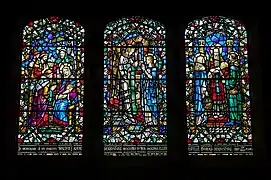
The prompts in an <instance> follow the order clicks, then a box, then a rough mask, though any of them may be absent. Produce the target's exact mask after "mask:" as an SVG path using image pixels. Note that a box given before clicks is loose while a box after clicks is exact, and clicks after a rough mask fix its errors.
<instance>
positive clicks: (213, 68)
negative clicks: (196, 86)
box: [208, 47, 227, 123]
mask: <svg viewBox="0 0 271 180" xmlns="http://www.w3.org/2000/svg"><path fill="white" fill-rule="evenodd" d="M211 58H212V59H211V62H210V71H209V73H208V78H210V83H209V87H210V99H211V102H212V108H213V110H212V115H211V116H210V117H209V118H208V123H225V122H227V117H226V109H225V107H226V94H225V84H224V82H223V79H222V78H224V75H226V74H227V72H226V70H225V69H226V62H222V61H223V59H222V57H221V56H220V49H219V47H218V48H214V49H213V52H212V57H211ZM222 69H223V70H222ZM223 72H224V73H225V74H223Z"/></svg>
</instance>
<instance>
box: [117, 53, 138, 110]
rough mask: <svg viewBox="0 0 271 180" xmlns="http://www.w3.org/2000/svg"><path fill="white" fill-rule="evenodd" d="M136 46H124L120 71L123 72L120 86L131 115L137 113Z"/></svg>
mask: <svg viewBox="0 0 271 180" xmlns="http://www.w3.org/2000/svg"><path fill="white" fill-rule="evenodd" d="M134 52H135V48H127V49H125V48H123V49H122V52H121V57H120V62H119V71H120V74H121V81H120V87H121V89H122V91H123V95H124V99H125V100H124V106H125V107H124V108H125V110H126V111H130V112H128V114H129V115H130V113H131V112H132V114H133V115H136V114H137V107H136V89H135V67H134V66H133V60H134Z"/></svg>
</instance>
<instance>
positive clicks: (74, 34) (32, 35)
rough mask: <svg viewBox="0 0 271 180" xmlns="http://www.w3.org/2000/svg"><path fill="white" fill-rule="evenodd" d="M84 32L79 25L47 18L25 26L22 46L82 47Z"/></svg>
mask: <svg viewBox="0 0 271 180" xmlns="http://www.w3.org/2000/svg"><path fill="white" fill-rule="evenodd" d="M84 36H85V30H84V28H83V26H81V25H80V24H79V23H77V22H74V21H72V20H69V19H62V18H60V17H48V18H43V19H39V20H36V21H33V22H30V23H28V24H27V26H25V27H24V29H23V46H32V47H33V46H49V47H50V46H53V47H59V46H65V47H66V46H83V43H84Z"/></svg>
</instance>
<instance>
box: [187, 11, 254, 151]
mask: <svg viewBox="0 0 271 180" xmlns="http://www.w3.org/2000/svg"><path fill="white" fill-rule="evenodd" d="M185 45H186V47H185V55H186V109H187V112H186V113H187V114H186V115H187V116H186V117H187V118H186V119H187V127H188V128H187V129H188V131H187V132H188V149H189V150H188V151H189V155H253V146H252V141H253V140H252V126H251V103H250V102H251V90H250V87H249V75H248V55H247V54H248V50H247V33H246V30H245V27H244V26H243V25H242V24H241V23H240V22H238V21H236V20H233V19H229V18H225V17H220V16H219V17H218V16H211V17H204V18H202V19H199V20H195V21H192V22H191V23H189V25H188V27H187V29H186V31H185Z"/></svg>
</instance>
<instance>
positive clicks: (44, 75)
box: [18, 17, 84, 155]
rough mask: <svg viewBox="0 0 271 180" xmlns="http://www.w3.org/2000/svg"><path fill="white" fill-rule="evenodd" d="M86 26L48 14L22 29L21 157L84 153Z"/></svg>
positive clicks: (19, 143)
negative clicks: (48, 15) (46, 16)
mask: <svg viewBox="0 0 271 180" xmlns="http://www.w3.org/2000/svg"><path fill="white" fill-rule="evenodd" d="M83 42H84V29H83V27H82V26H81V25H80V24H78V23H76V22H73V21H70V20H66V19H61V18H59V17H49V18H45V19H40V20H37V21H34V22H30V23H29V24H28V25H27V26H26V27H24V29H23V32H22V49H21V53H22V55H21V86H20V102H19V104H20V117H19V122H18V128H19V129H18V155H81V154H82V138H83V137H82V136H83V134H82V129H83V95H84V80H83V74H84V65H83V62H84V48H83V45H84V44H83Z"/></svg>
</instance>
